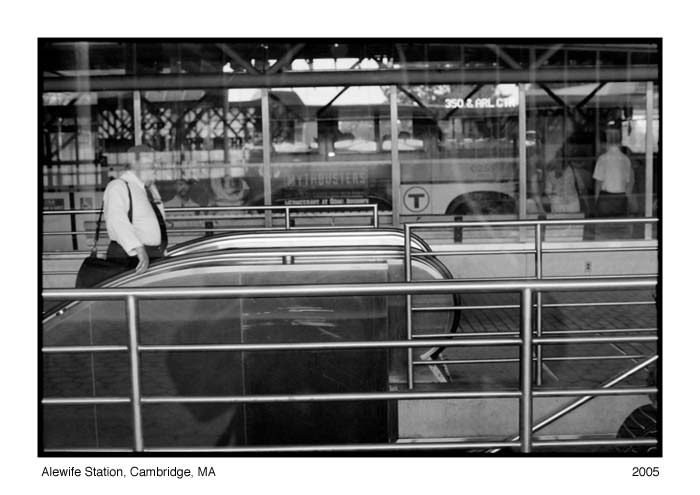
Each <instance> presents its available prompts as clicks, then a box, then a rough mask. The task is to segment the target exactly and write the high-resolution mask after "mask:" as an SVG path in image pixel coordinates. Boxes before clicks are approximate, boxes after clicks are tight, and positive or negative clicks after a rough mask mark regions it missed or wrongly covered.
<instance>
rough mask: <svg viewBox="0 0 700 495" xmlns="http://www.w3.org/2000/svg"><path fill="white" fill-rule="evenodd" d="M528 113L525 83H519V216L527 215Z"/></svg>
mask: <svg viewBox="0 0 700 495" xmlns="http://www.w3.org/2000/svg"><path fill="white" fill-rule="evenodd" d="M526 134H527V115H526V113H525V85H524V84H518V172H519V173H518V180H519V181H520V186H519V187H518V218H520V219H521V220H522V219H524V218H526V216H527V147H526V145H527V143H526Z"/></svg>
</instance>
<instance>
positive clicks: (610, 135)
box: [605, 128, 622, 148]
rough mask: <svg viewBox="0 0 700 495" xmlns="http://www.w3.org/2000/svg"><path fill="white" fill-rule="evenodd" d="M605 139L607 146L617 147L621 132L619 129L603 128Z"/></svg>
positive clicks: (620, 140)
mask: <svg viewBox="0 0 700 495" xmlns="http://www.w3.org/2000/svg"><path fill="white" fill-rule="evenodd" d="M605 141H606V143H607V145H608V148H613V147H619V146H620V143H621V142H622V133H621V132H620V129H616V128H608V129H606V130H605Z"/></svg>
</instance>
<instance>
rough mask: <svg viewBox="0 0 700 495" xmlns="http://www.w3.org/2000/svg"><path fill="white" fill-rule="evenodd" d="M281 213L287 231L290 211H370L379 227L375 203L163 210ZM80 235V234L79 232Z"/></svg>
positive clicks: (47, 212)
mask: <svg viewBox="0 0 700 495" xmlns="http://www.w3.org/2000/svg"><path fill="white" fill-rule="evenodd" d="M259 210H265V211H273V212H274V211H282V212H284V220H285V222H284V223H285V227H286V228H287V229H290V228H292V227H291V218H290V215H291V211H292V210H371V212H370V213H371V214H372V226H373V227H374V228H377V227H378V226H379V209H378V205H377V204H376V203H372V204H349V205H284V206H277V205H275V206H187V207H180V208H165V211H166V213H167V212H174V211H177V212H205V211H206V212H209V211H225V212H229V211H241V212H243V211H253V212H256V211H259ZM100 211H101V210H97V209H91V210H75V209H74V210H44V211H42V212H41V214H42V215H46V216H53V215H97V214H99V213H100ZM181 220H188V219H185V218H183V219H181ZM81 233H82V232H81ZM66 234H73V232H68V233H66Z"/></svg>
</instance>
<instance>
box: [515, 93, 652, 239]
mask: <svg viewBox="0 0 700 495" xmlns="http://www.w3.org/2000/svg"><path fill="white" fill-rule="evenodd" d="M656 101H657V97H654V111H653V112H652V114H653V115H652V118H653V122H652V127H653V129H654V135H653V140H652V141H653V151H652V153H653V160H654V168H655V169H657V168H658V167H657V166H656V162H657V152H658V110H657V104H656ZM646 122H647V116H646V83H645V82H608V83H600V84H597V83H590V84H574V83H572V84H549V85H533V86H528V88H527V139H528V140H527V147H528V155H527V156H528V213H532V214H535V213H536V214H540V215H541V214H545V215H547V216H548V217H555V218H556V217H558V216H568V217H596V218H615V217H635V216H644V215H645V182H646V166H645V163H646V132H647V131H646V127H647V126H646ZM652 214H654V213H652ZM643 230H644V228H643V226H641V225H639V226H634V227H630V226H615V227H613V226H610V225H608V226H604V225H600V226H597V227H591V228H590V232H586V235H587V236H588V237H589V238H597V239H603V238H611V237H629V236H635V237H636V236H641V235H642V233H643Z"/></svg>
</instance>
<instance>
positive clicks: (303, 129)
mask: <svg viewBox="0 0 700 495" xmlns="http://www.w3.org/2000/svg"><path fill="white" fill-rule="evenodd" d="M388 95H389V89H388V88H382V87H379V86H363V87H345V88H342V87H323V88H321V87H319V88H294V89H281V90H276V89H275V90H272V91H270V134H271V161H272V177H271V182H272V203H273V204H277V205H356V204H375V203H376V204H377V205H378V206H379V208H380V210H389V209H391V148H390V142H391V141H390V136H391V128H390V122H389V96H388ZM387 144H389V146H387Z"/></svg>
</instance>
